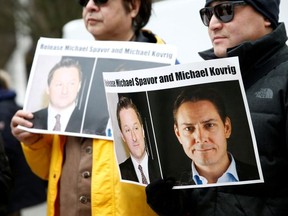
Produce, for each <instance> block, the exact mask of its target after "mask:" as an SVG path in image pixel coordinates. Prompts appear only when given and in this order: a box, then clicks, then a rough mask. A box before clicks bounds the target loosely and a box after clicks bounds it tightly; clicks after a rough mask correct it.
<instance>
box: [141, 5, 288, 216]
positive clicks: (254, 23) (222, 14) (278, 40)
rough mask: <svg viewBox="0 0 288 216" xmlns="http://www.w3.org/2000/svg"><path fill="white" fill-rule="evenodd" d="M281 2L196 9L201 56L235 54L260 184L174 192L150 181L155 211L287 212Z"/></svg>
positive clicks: (286, 86) (287, 118) (287, 110)
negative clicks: (203, 30)
mask: <svg viewBox="0 0 288 216" xmlns="http://www.w3.org/2000/svg"><path fill="white" fill-rule="evenodd" d="M279 4H280V0H244V1H219V0H218V1H214V0H206V4H205V8H203V9H201V10H200V16H201V19H202V21H203V24H204V25H205V26H207V27H208V34H209V37H210V39H211V42H212V45H213V48H212V49H210V50H206V51H204V52H200V53H199V54H200V56H201V57H202V58H204V59H205V60H208V59H217V58H223V57H232V56H238V57H239V62H240V68H241V73H242V78H243V83H244V87H245V91H246V95H247V100H248V105H249V108H250V112H251V118H252V123H253V127H254V132H255V135H256V141H257V147H258V151H259V154H260V162H261V167H262V171H263V177H264V183H259V184H251V185H241V186H223V187H212V188H197V189H189V190H174V189H172V187H173V185H174V179H171V178H167V179H161V180H157V181H156V182H152V183H151V184H150V185H148V186H147V188H146V194H147V202H148V203H149V205H150V206H151V207H152V208H153V209H154V210H155V211H156V212H158V213H159V214H160V215H197V216H198V215H201V216H208V215H209V216H210V215H214V216H227V215H229V216H230V215H233V216H244V215H246V216H272V215H275V216H276V215H277V216H285V215H287V212H288V183H287V179H286V175H285V173H286V172H287V171H286V170H288V48H287V45H286V41H287V34H286V30H285V26H284V24H283V23H279V22H278V16H279Z"/></svg>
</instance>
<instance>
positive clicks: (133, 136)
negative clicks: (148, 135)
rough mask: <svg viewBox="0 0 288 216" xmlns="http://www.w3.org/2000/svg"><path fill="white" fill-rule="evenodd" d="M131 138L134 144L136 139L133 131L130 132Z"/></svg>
mask: <svg viewBox="0 0 288 216" xmlns="http://www.w3.org/2000/svg"><path fill="white" fill-rule="evenodd" d="M131 137H132V140H133V141H134V142H136V140H137V137H136V133H135V132H134V130H131Z"/></svg>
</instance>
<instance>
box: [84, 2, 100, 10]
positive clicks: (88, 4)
mask: <svg viewBox="0 0 288 216" xmlns="http://www.w3.org/2000/svg"><path fill="white" fill-rule="evenodd" d="M95 8H97V9H99V8H100V7H99V5H97V4H95V2H94V1H93V0H89V1H88V3H87V5H86V9H88V10H91V9H93V10H95Z"/></svg>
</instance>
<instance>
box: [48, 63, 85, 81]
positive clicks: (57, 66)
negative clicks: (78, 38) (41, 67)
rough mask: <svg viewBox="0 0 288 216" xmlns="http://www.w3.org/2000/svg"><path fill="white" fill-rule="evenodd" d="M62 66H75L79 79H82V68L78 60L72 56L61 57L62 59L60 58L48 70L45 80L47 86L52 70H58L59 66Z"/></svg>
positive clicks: (50, 79) (52, 73)
mask: <svg viewBox="0 0 288 216" xmlns="http://www.w3.org/2000/svg"><path fill="white" fill-rule="evenodd" d="M63 67H68V68H69V67H75V68H77V69H78V72H79V80H80V81H81V80H82V69H81V66H80V64H79V62H78V61H76V60H74V59H72V58H63V59H61V61H60V62H58V63H57V64H55V65H54V67H53V68H52V69H51V70H50V72H49V74H48V80H47V83H48V86H49V85H50V83H51V81H52V78H53V75H54V72H55V71H56V70H58V69H59V68H63Z"/></svg>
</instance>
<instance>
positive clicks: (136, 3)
mask: <svg viewBox="0 0 288 216" xmlns="http://www.w3.org/2000/svg"><path fill="white" fill-rule="evenodd" d="M140 6H141V1H140V0H133V1H131V2H130V3H129V8H130V12H129V13H130V15H131V17H132V18H135V17H136V16H137V15H138V13H139V9H140Z"/></svg>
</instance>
